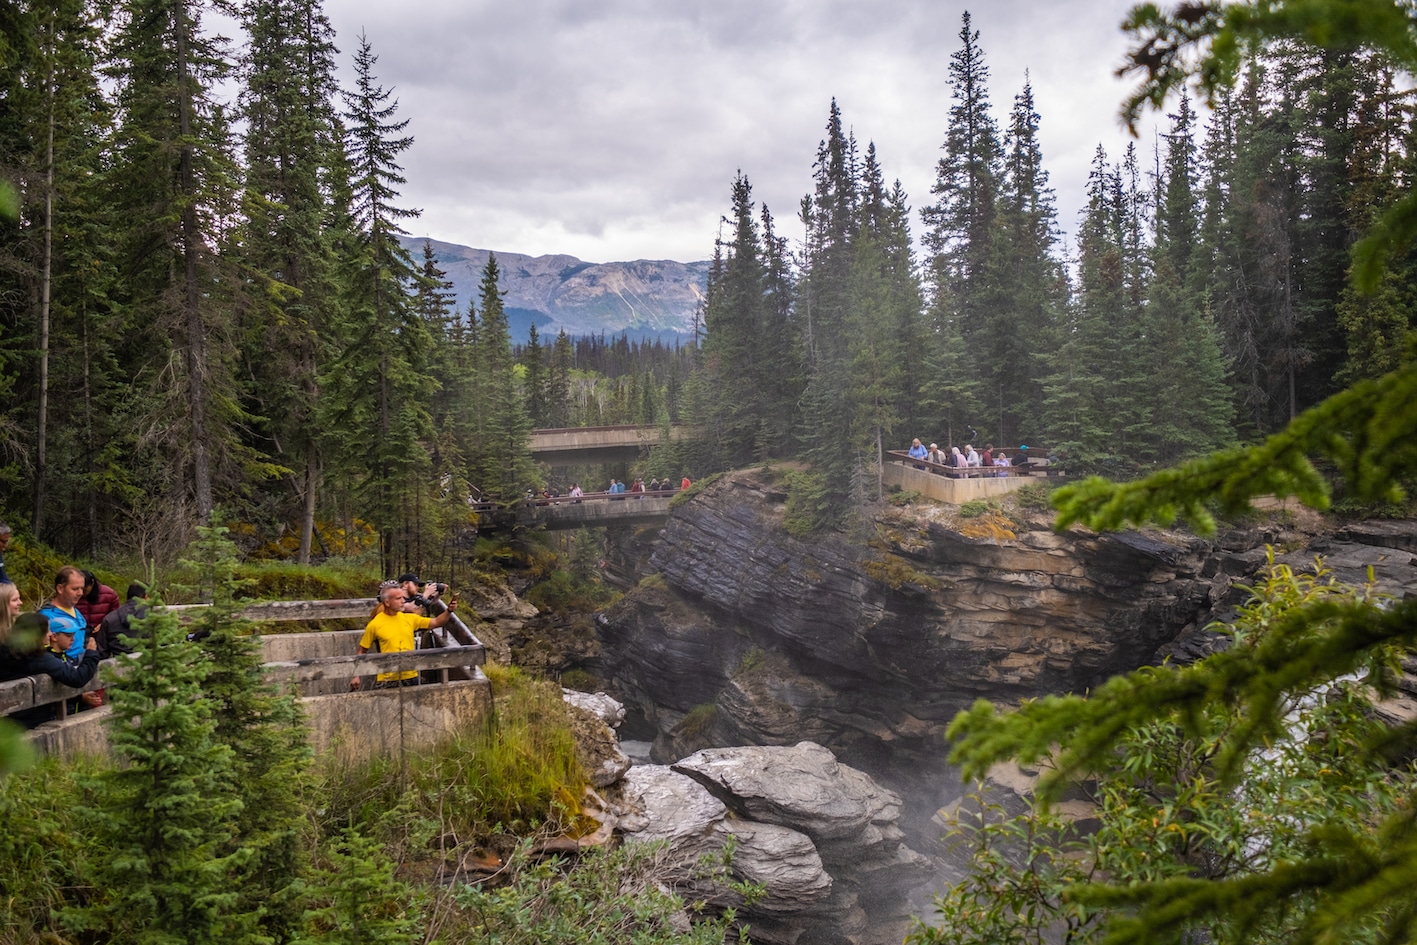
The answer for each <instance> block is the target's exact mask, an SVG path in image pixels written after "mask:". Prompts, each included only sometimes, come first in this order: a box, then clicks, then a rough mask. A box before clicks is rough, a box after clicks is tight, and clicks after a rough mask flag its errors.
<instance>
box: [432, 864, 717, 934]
mask: <svg viewBox="0 0 1417 945" xmlns="http://www.w3.org/2000/svg"><path fill="white" fill-rule="evenodd" d="M661 855H662V848H661V847H658V846H652V845H648V844H640V843H636V844H629V845H626V846H623V847H619V848H617V849H604V848H601V849H593V850H590V851H588V852H587V853H586V854H585V855H584V856H582V857H581V859H580V861H579V862H578V863H576V864H575V865H574V866H571V865H569V864H567V863H565V862H564V861H561V860H558V859H542V860H539V861H537V860H533V859H532V858H531V851H530V850H529V848H528V847H527V846H526V845H525V844H524V845H522V846H521V847H519V848H518V850H517V852H516V853H515V854H514V855H513V856H512V857H511V860H510V862H509V864H508V866H509V869H510V871H511V873H512V875H513V876H514V877H515V879H513V881H512V883H511V885H509V886H505V887H502V888H499V889H486V888H482V887H478V886H470V885H469V886H463V887H461V889H460V890H459V891H458V892H456V893H455V894H454V896H455V899H456V906H457V908H456V909H455V910H454V911H452V913H451V914H450V915H449V917H448V918H447V920H446V926H445V927H444V928H441V929H439V930H438V931H439V932H440V933H441V936H440V940H441V941H459V942H474V941H476V942H498V943H500V945H582V943H585V942H604V943H607V945H610V943H631V942H633V943H636V945H722V943H723V942H724V941H725V940H726V938H725V936H726V935H727V933H728V930H729V927H730V925H731V923H732V918H731V916H724V917H718V918H707V917H704V916H696V917H695V921H694V924H693V926H692V927H691V929H690V930H689V931H680V930H679V929H678V922H679V917H680V915H681V914H682V913H683V912H685V911H686V909H688V910H689V911H691V912H692V911H697V909H701V908H702V904H700V905H699V906H698V907H686V905H685V903H684V902H683V900H681V899H680V898H679V897H678V896H676V895H674V894H673V893H672V892H670V891H669V889H668V888H667V887H666V886H665V884H664V880H663V872H664V866H663V864H662V862H661Z"/></svg>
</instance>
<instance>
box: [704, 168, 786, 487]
mask: <svg viewBox="0 0 1417 945" xmlns="http://www.w3.org/2000/svg"><path fill="white" fill-rule="evenodd" d="M752 193H753V189H752V185H751V184H750V183H749V182H748V178H747V177H745V176H744V175H743V174H742V173H739V174H738V176H737V177H736V178H735V179H734V181H733V188H732V207H733V209H732V211H731V213H732V216H731V217H729V218H725V219H724V224H725V225H727V226H728V227H729V228H730V232H731V233H732V238H731V239H729V240H727V241H722V240H721V241H720V242H719V244H718V245H717V246H716V247H715V249H714V266H713V268H712V269H711V271H710V273H709V284H708V289H707V292H706V298H705V302H704V329H705V334H704V346H703V354H704V370H705V380H706V381H707V383H708V385H709V387H710V390H711V394H710V395H709V396H710V400H709V405H710V407H709V409H710V410H711V411H712V413H711V415H710V416H709V417H706V418H704V422H705V426H704V427H703V428H702V429H703V430H704V432H705V435H706V436H707V437H708V439H709V442H710V444H711V445H710V446H709V449H710V450H711V452H712V453H713V454H715V455H716V456H717V457H718V459H717V461H716V462H715V463H714V466H715V467H717V468H737V467H739V466H746V465H748V464H749V463H751V462H753V461H754V460H756V459H762V458H765V457H766V456H767V455H768V454H767V453H760V448H761V447H769V448H770V444H768V443H766V442H764V436H763V431H764V428H765V426H766V425H767V424H768V414H769V412H770V411H771V409H772V407H771V405H770V404H769V403H768V401H767V399H766V394H767V391H766V390H764V388H763V383H764V381H765V380H766V378H767V375H768V373H769V370H770V368H769V366H768V365H767V364H766V363H765V362H764V360H763V355H764V352H763V350H762V345H763V335H764V329H765V326H766V323H767V320H768V314H767V311H766V286H765V282H764V280H765V278H766V272H765V270H764V265H763V259H762V256H763V249H762V242H761V239H760V237H759V234H758V224H757V217H756V214H755V205H754V202H753V198H752Z"/></svg>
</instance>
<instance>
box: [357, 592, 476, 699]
mask: <svg viewBox="0 0 1417 945" xmlns="http://www.w3.org/2000/svg"><path fill="white" fill-rule="evenodd" d="M405 600H407V595H405V593H404V589H403V586H402V585H401V584H399V582H397V581H388V582H386V583H385V584H384V585H383V586H382V587H380V588H379V611H378V613H376V614H375V615H374V617H373V619H372V620H370V621H369V624H368V625H367V626H366V627H365V628H364V636H362V637H360V639H359V652H360V653H368V652H369V651H370V650H371V649H373V648H374V647H375V646H377V647H378V648H379V652H380V653H406V652H408V651H410V650H412V649H414V638H415V634H417V633H418V631H419V630H429V629H437V628H438V627H441V626H442V625H443V624H445V623H447V622H448V621H449V620H451V619H452V617H453V611H454V610H457V607H458V598H457V595H456V594H454V595H453V597H452V599H450V600H449V601H448V603H447V608H448V609H447V610H445V611H443V612H442V613H441V614H439V615H438V616H436V617H432V618H429V617H425V616H423V615H422V614H410V613H405V612H404V609H403V607H404V601H405ZM416 685H418V671H417V670H406V671H404V672H399V673H379V674H378V676H377V677H376V678H375V682H374V688H376V689H392V688H397V687H399V686H416ZM349 688H350V689H358V688H360V681H359V677H358V676H355V677H352V678H351V679H350V680H349Z"/></svg>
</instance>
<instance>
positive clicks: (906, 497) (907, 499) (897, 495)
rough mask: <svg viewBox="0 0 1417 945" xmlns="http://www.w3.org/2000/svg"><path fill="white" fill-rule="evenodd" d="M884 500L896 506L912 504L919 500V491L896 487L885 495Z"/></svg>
mask: <svg viewBox="0 0 1417 945" xmlns="http://www.w3.org/2000/svg"><path fill="white" fill-rule="evenodd" d="M886 501H887V502H889V503H890V504H891V505H894V506H898V507H903V506H907V505H914V504H915V503H916V502H919V501H920V493H919V492H917V491H916V490H914V489H898V490H894V491H892V492H891V494H890V495H888V496H886Z"/></svg>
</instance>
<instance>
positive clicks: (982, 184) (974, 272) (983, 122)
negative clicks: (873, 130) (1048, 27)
mask: <svg viewBox="0 0 1417 945" xmlns="http://www.w3.org/2000/svg"><path fill="white" fill-rule="evenodd" d="M959 38H960V48H959V49H958V50H956V51H955V52H954V53H953V54H951V56H950V65H949V83H950V89H951V92H950V94H951V98H952V99H953V101H954V104H953V105H951V106H950V113H949V119H948V122H947V124H946V129H945V143H944V144H943V145H942V147H941V150H942V151H944V154H943V155H942V156H941V157H940V159H939V161H938V162H937V163H936V165H935V183H934V185H933V186H932V187H931V188H930V193H931V195H932V196H933V197H934V203H931V204H930V205H928V206H926V207H924V208H922V209H921V211H920V215H921V218H922V219H923V220H924V222H925V227H926V230H925V234H924V246H925V253H926V269H927V273H928V276H927V278H928V280H929V285H930V291H931V298H932V301H933V302H934V319H935V325H936V330H937V331H938V330H940V326H941V324H942V322H944V321H945V320H947V319H958V328H959V333H960V335H961V337H963V339H964V341H965V343H966V344H968V345H969V346H970V350H971V355H973V354H974V344H975V337H974V336H975V335H976V334H978V333H979V332H980V331H983V330H985V328H986V326H987V324H988V320H989V318H990V316H991V314H992V313H991V312H990V311H989V302H988V299H989V294H990V292H989V289H990V278H991V275H992V269H993V259H994V254H995V249H996V247H995V230H996V220H997V217H998V212H999V194H1000V187H1001V183H1002V176H1003V168H1002V148H1001V145H1000V142H999V130H998V126H997V124H996V123H995V121H994V117H993V115H992V113H991V111H990V105H989V88H988V84H989V69H988V66H987V65H985V62H984V51H983V49H981V48H980V46H979V31H978V30H976V29H974V27H973V20H972V19H971V17H970V15H969V13H968V12H967V11H966V12H965V14H964V16H963V23H962V25H961V27H960V31H959ZM942 306H948V307H949V308H948V310H945V309H943V308H942Z"/></svg>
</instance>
